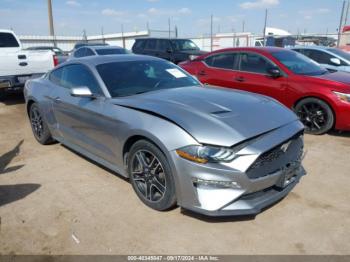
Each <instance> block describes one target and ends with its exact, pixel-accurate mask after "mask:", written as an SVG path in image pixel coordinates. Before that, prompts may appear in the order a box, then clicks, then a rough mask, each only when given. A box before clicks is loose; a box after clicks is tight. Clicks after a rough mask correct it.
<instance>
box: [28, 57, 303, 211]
mask: <svg viewBox="0 0 350 262" xmlns="http://www.w3.org/2000/svg"><path fill="white" fill-rule="evenodd" d="M24 93H25V99H26V105H27V111H28V116H29V119H30V123H31V126H32V129H33V133H34V136H35V138H36V139H37V140H38V141H39V143H41V144H49V143H52V142H54V141H58V142H60V143H62V144H64V145H66V146H67V147H69V148H72V149H73V150H75V151H77V152H79V153H81V154H82V155H84V156H87V157H88V158H91V159H92V160H93V161H95V162H97V163H99V164H101V165H103V166H105V167H107V168H109V169H111V170H113V171H115V172H117V173H119V174H120V175H122V176H124V177H128V178H129V179H130V181H131V184H132V186H133V188H134V190H135V192H136V194H137V195H138V197H139V198H140V199H141V200H142V201H143V202H144V203H145V204H146V205H148V206H149V207H151V208H153V209H156V210H166V209H169V208H171V207H173V206H175V205H176V204H177V205H180V206H182V207H183V208H186V209H190V210H192V211H195V212H199V213H202V214H205V215H210V216H225V215H245V214H256V213H258V212H260V211H261V210H262V209H263V208H265V207H267V206H270V205H272V204H273V203H275V202H276V201H278V200H279V199H281V198H283V197H284V196H286V195H287V194H288V192H290V191H291V190H292V188H293V187H294V186H295V185H296V184H297V183H298V181H299V180H300V178H301V176H303V175H304V174H305V171H304V169H303V167H302V165H301V160H302V155H303V125H302V124H301V123H300V122H299V120H298V119H297V117H296V116H295V115H294V114H293V113H292V112H291V111H290V110H288V109H287V108H286V107H284V106H282V105H281V104H279V103H278V102H276V101H274V100H272V99H270V98H267V97H264V96H260V95H253V94H250V93H247V92H242V91H233V90H224V89H219V88H214V87H209V86H206V87H203V86H202V85H201V84H200V83H199V82H198V81H197V80H196V79H195V78H194V77H192V76H190V75H189V74H187V73H186V72H185V71H183V70H182V69H180V68H179V67H177V66H175V65H174V64H172V63H170V62H167V61H164V60H162V59H158V58H152V57H148V56H137V55H120V56H103V57H86V58H81V59H76V60H74V61H70V62H67V63H65V64H62V65H61V66H59V67H56V68H55V69H53V70H52V71H51V72H49V73H48V74H46V75H45V76H44V77H42V78H40V79H35V80H30V81H28V82H27V83H26V86H25V90H24Z"/></svg>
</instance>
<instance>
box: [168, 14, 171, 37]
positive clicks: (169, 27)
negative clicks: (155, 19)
mask: <svg viewBox="0 0 350 262" xmlns="http://www.w3.org/2000/svg"><path fill="white" fill-rule="evenodd" d="M170 26H171V25H170V17H169V18H168V27H169V28H168V29H169V39H170V37H171V28H170Z"/></svg>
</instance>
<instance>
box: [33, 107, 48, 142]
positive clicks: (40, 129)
mask: <svg viewBox="0 0 350 262" xmlns="http://www.w3.org/2000/svg"><path fill="white" fill-rule="evenodd" d="M29 120H30V125H31V127H32V131H33V134H34V137H35V139H36V140H37V141H38V142H39V143H40V144H42V145H48V144H52V143H53V142H54V139H53V138H52V136H51V133H50V130H49V128H48V126H47V124H46V122H45V119H44V117H43V115H42V113H41V110H40V108H39V106H38V105H37V104H36V103H33V104H32V105H31V106H30V109H29Z"/></svg>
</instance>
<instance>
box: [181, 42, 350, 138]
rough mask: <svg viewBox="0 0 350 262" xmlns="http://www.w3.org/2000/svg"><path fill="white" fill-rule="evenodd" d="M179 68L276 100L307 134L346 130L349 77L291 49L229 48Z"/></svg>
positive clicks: (210, 81) (348, 126)
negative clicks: (295, 116) (292, 113)
mask: <svg viewBox="0 0 350 262" xmlns="http://www.w3.org/2000/svg"><path fill="white" fill-rule="evenodd" d="M181 67H182V68H184V69H185V70H187V71H188V72H189V73H191V74H192V75H194V76H196V77H197V78H198V79H199V80H200V81H201V82H202V83H204V84H210V85H216V86H222V87H228V88H234V89H241V90H245V91H249V92H254V93H259V94H263V95H267V96H270V97H273V98H275V99H277V100H278V101H279V102H281V103H282V104H284V105H286V106H287V107H288V108H291V109H292V110H294V112H295V113H296V114H297V115H298V116H299V117H300V120H301V121H302V122H303V124H304V125H305V127H306V132H308V133H311V134H323V133H326V132H327V131H329V130H330V129H331V128H333V127H335V128H336V129H340V130H350V118H349V115H350V74H348V73H344V72H333V73H331V72H329V71H327V70H325V69H324V68H321V67H320V66H319V65H318V64H317V63H315V62H314V61H312V60H311V59H309V58H307V57H306V56H304V55H302V54H299V53H297V52H295V51H292V50H288V49H283V48H277V47H265V48H229V49H224V50H219V51H215V52H212V53H210V54H206V55H204V56H201V57H199V58H197V59H195V60H194V61H188V62H184V63H182V64H181Z"/></svg>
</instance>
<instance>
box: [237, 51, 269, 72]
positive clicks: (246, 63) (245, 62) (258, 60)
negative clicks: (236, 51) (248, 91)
mask: <svg viewBox="0 0 350 262" xmlns="http://www.w3.org/2000/svg"><path fill="white" fill-rule="evenodd" d="M274 66H275V65H273V64H272V63H271V62H270V61H268V60H266V59H265V58H263V57H262V56H260V55H257V54H252V53H242V54H241V63H240V71H244V72H251V73H258V74H267V71H268V70H269V69H270V68H271V67H274Z"/></svg>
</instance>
